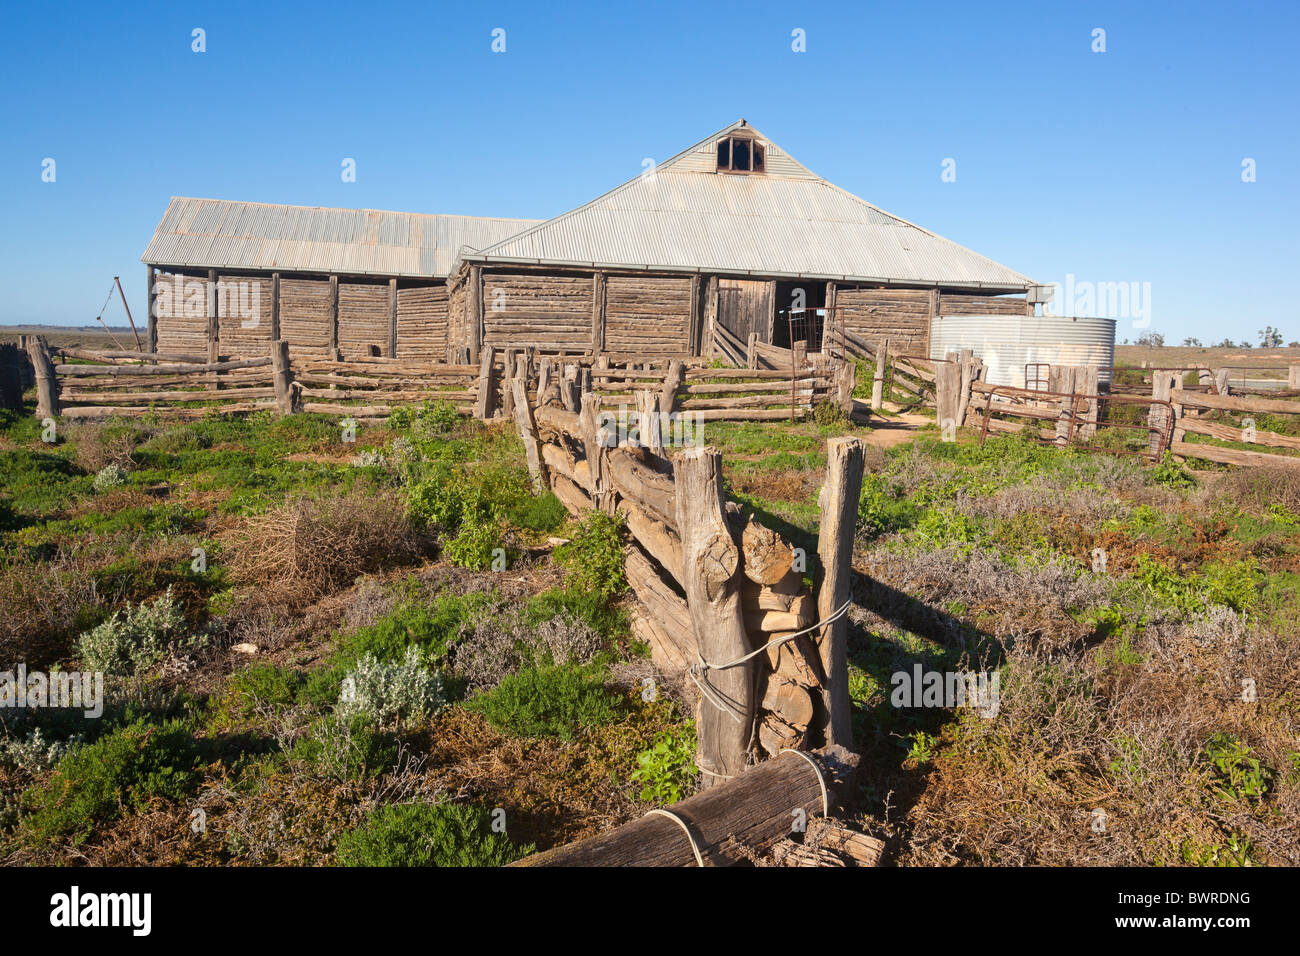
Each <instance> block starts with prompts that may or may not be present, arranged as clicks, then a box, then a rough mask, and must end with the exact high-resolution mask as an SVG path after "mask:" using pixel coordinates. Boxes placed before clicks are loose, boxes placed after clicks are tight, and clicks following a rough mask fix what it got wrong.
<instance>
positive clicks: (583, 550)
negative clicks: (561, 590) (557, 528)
mask: <svg viewBox="0 0 1300 956" xmlns="http://www.w3.org/2000/svg"><path fill="white" fill-rule="evenodd" d="M622 531H623V521H622V518H621V517H611V516H610V515H607V514H605V513H604V512H601V511H591V512H588V513H587V514H586V515H585V516H584V518H583V520H582V522H581V523H580V524H579V525H578V529H577V531H576V532H575V533H574V535H573V538H572V539H571V540H570V541H569V543H568V544H566V545H564V546H563V547H561V548H558V549H556V552H555V558H556V560H557V561H558V562H559V563H560V564H561V565H563V567H564V569H565V584H566V585H567V586H569V587H570V588H572V589H574V590H578V591H591V592H594V593H596V594H600V595H601V596H603V597H605V598H612V597H614V596H616V595H618V594H621V593H622V592H623V591H625V590H626V589H627V576H626V575H625V574H624V571H623V537H622Z"/></svg>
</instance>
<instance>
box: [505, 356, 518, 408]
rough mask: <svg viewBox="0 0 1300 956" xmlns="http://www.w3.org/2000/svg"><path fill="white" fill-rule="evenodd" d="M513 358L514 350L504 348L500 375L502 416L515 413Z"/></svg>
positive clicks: (514, 357) (514, 368)
mask: <svg viewBox="0 0 1300 956" xmlns="http://www.w3.org/2000/svg"><path fill="white" fill-rule="evenodd" d="M515 359H516V353H515V350H514V349H506V350H505V370H504V371H503V372H502V376H501V415H502V417H504V418H513V417H514V413H515V392H514V388H513V386H512V383H513V382H514V378H515V375H517V374H518V371H517V369H516V365H515Z"/></svg>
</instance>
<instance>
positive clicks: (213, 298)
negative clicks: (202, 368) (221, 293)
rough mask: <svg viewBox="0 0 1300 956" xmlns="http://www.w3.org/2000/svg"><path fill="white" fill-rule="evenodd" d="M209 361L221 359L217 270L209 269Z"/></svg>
mask: <svg viewBox="0 0 1300 956" xmlns="http://www.w3.org/2000/svg"><path fill="white" fill-rule="evenodd" d="M207 303H208V361H209V362H220V361H221V333H220V332H219V331H218V327H217V318H218V316H217V305H218V296H217V270H216V269H209V270H208V295H207Z"/></svg>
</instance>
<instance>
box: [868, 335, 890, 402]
mask: <svg viewBox="0 0 1300 956" xmlns="http://www.w3.org/2000/svg"><path fill="white" fill-rule="evenodd" d="M888 365H889V339H881V340H880V345H879V346H878V347H877V349H876V371H875V374H873V375H872V377H871V410H872V411H873V412H878V411H880V410H881V408H883V407H884V404H885V369H886V367H887V366H888Z"/></svg>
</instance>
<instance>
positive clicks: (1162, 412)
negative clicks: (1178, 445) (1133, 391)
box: [1147, 369, 1227, 458]
mask: <svg viewBox="0 0 1300 956" xmlns="http://www.w3.org/2000/svg"><path fill="white" fill-rule="evenodd" d="M1224 371H1227V370H1226V369H1224ZM1178 379H1179V375H1178V373H1177V372H1161V371H1155V372H1152V373H1151V397H1152V398H1154V399H1157V400H1158V401H1165V402H1167V401H1169V399H1170V397H1171V396H1172V394H1173V389H1174V385H1175V383H1176V382H1177V381H1178ZM1169 416H1170V411H1169V409H1168V408H1167V407H1166V406H1164V405H1152V406H1151V411H1150V412H1148V413H1147V428H1148V430H1149V439H1148V451H1149V454H1150V455H1151V457H1153V458H1154V457H1155V456H1156V455H1157V454H1159V452H1160V441H1161V437H1162V435H1163V433H1164V431H1165V429H1166V428H1168V429H1171V430H1172V428H1173V427H1174V423H1173V422H1172V421H1169Z"/></svg>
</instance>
